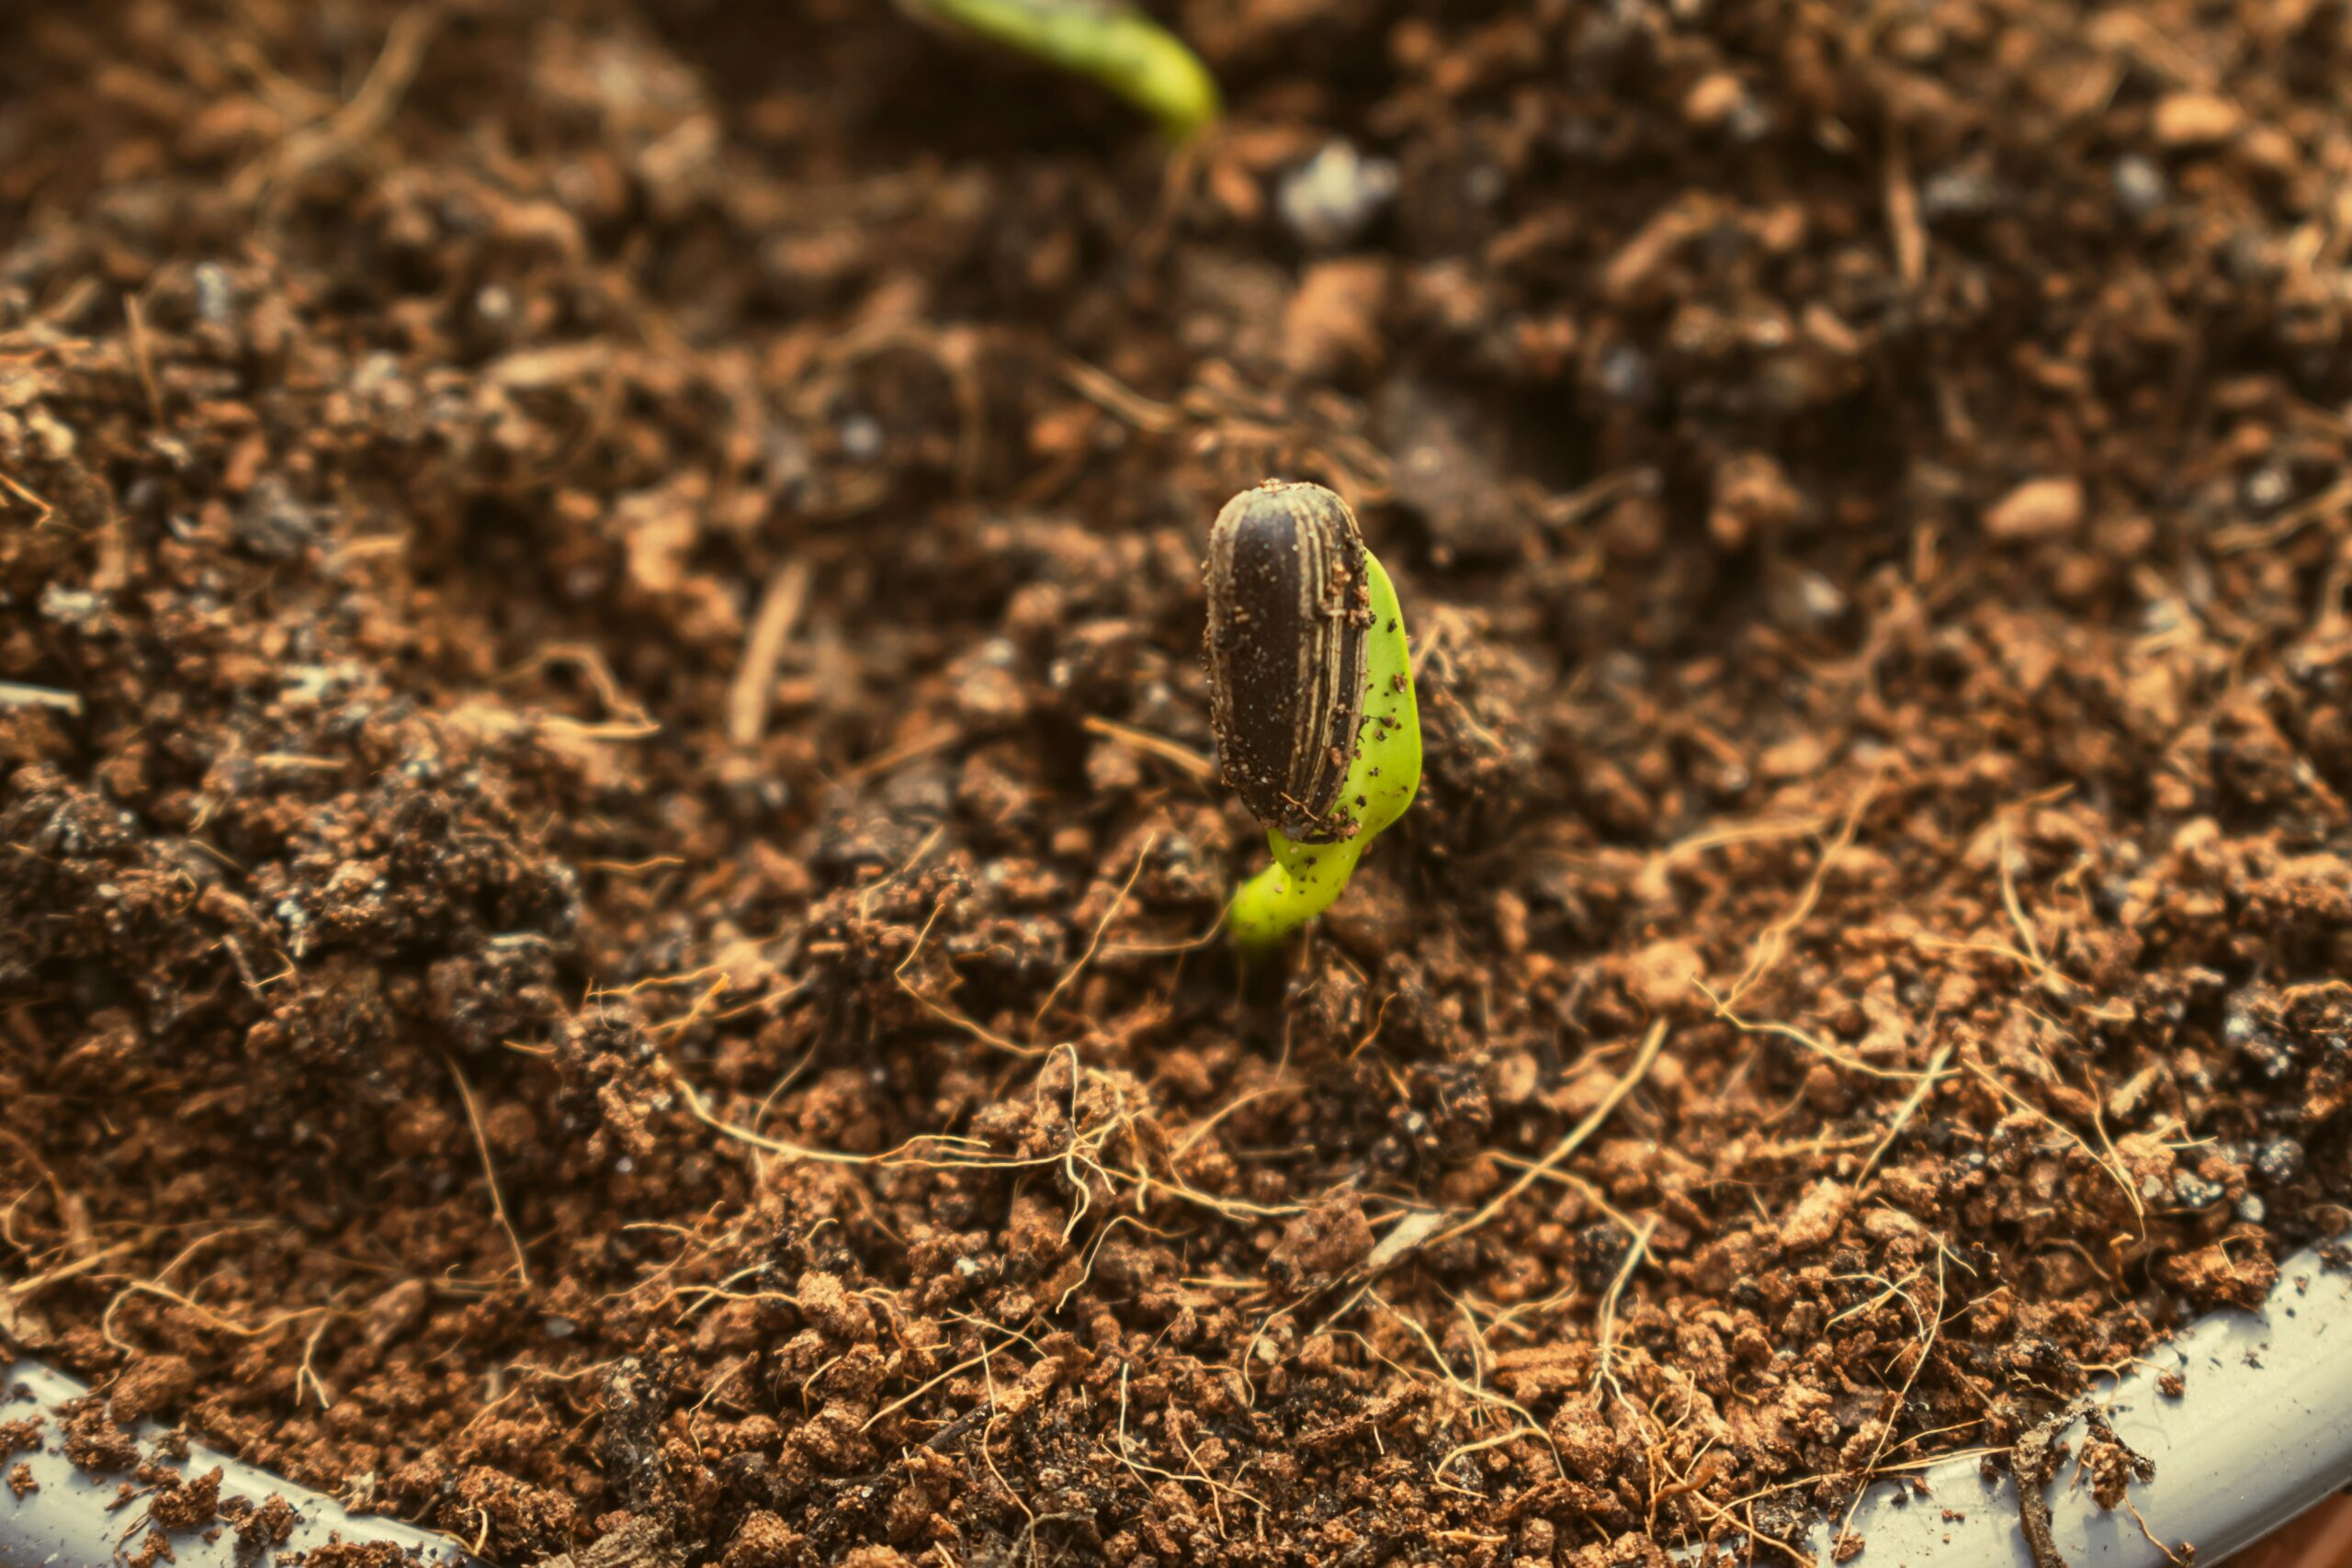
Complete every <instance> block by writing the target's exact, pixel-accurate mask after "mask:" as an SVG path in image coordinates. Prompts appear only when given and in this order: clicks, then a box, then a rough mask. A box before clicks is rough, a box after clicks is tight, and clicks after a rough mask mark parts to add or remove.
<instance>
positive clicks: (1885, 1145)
mask: <svg viewBox="0 0 2352 1568" xmlns="http://www.w3.org/2000/svg"><path fill="white" fill-rule="evenodd" d="M1951 1053H1952V1043H1951V1041H1949V1040H1947V1041H1945V1042H1944V1043H1942V1044H1940V1045H1939V1046H1937V1047H1936V1054H1935V1055H1932V1056H1930V1057H1928V1070H1927V1071H1926V1072H1924V1073H1922V1074H1920V1075H1919V1081H1918V1083H1917V1085H1916V1086H1914V1087H1913V1089H1912V1090H1911V1093H1910V1094H1909V1096H1908V1097H1906V1098H1905V1100H1904V1101H1903V1103H1902V1104H1901V1105H1900V1106H1898V1107H1896V1109H1895V1112H1894V1121H1892V1122H1888V1123H1887V1124H1886V1135H1885V1136H1884V1137H1883V1138H1881V1139H1879V1141H1878V1146H1877V1147H1875V1148H1873V1149H1871V1156H1870V1158H1868V1159H1866V1160H1864V1161H1862V1168H1861V1172H1860V1174H1859V1175H1857V1176H1856V1177H1855V1178H1854V1190H1855V1191H1857V1192H1859V1191H1860V1190H1861V1189H1862V1183H1863V1182H1865V1181H1868V1180H1869V1179H1871V1171H1873V1170H1876V1169H1877V1168H1878V1162H1879V1156H1882V1155H1883V1154H1885V1153H1886V1151H1887V1150H1888V1149H1889V1148H1891V1147H1893V1146H1894V1140H1895V1139H1896V1138H1897V1137H1898V1136H1900V1135H1901V1134H1902V1132H1903V1128H1904V1126H1905V1123H1907V1122H1909V1121H1910V1120H1911V1118H1912V1117H1914V1116H1916V1115H1917V1114H1918V1113H1919V1107H1920V1106H1921V1105H1922V1104H1924V1103H1926V1101H1927V1099H1928V1091H1929V1090H1931V1089H1934V1088H1935V1087H1936V1084H1937V1082H1938V1081H1939V1079H1941V1077H1943V1071H1944V1064H1946V1063H1947V1062H1949V1061H1951Z"/></svg>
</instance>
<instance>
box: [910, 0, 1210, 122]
mask: <svg viewBox="0 0 2352 1568" xmlns="http://www.w3.org/2000/svg"><path fill="white" fill-rule="evenodd" d="M909 3H910V4H912V5H915V6H920V7H922V9H924V10H926V11H928V12H930V13H931V14H932V15H933V16H935V17H943V18H944V19H946V20H947V21H950V22H954V23H957V24H960V25H961V26H963V27H964V28H967V29H969V30H970V31H972V32H974V33H977V34H978V35H979V36H980V37H982V38H985V39H993V40H994V41H995V42H997V43H1000V44H1003V45H1005V46H1006V47H1008V48H1011V49H1016V50H1019V51H1022V52H1023V53H1024V54H1029V55H1032V56H1034V57H1035V58H1036V59H1039V60H1042V61H1045V62H1047V63H1048V64H1051V65H1056V66H1058V67H1060V68H1061V69H1062V70H1064V71H1070V72H1075V73H1078V74H1080V75H1081V76H1091V77H1092V78H1094V80H1095V81H1097V82H1100V83H1101V84H1102V85H1104V86H1105V87H1108V88H1110V89H1111V91H1113V92H1114V93H1117V94H1118V95H1119V96H1122V97H1124V98H1125V99H1126V100H1127V101H1128V102H1129V103H1132V104H1134V105H1135V106H1136V107H1138V108H1141V109H1143V110H1144V111H1145V112H1146V113H1148V114H1149V115H1150V116H1151V117H1152V118H1155V119H1157V120H1158V121H1159V124H1160V127H1161V129H1162V130H1165V131H1166V132H1167V133H1168V135H1169V136H1170V138H1171V139H1173V140H1176V141H1182V140H1183V139H1184V138H1185V137H1187V136H1190V135H1192V134H1193V132H1194V131H1196V130H1200V129H1201V128H1202V127H1204V126H1205V125H1207V124H1208V123H1209V122H1211V121H1212V120H1214V119H1216V117H1217V108H1218V98H1217V90H1216V78H1215V77H1213V76H1211V75H1210V74H1209V72H1208V67H1207V66H1205V65H1204V64H1202V63H1201V60H1200V57H1199V56H1198V55H1196V54H1194V53H1193V51H1191V50H1189V49H1187V48H1185V47H1184V44H1183V42H1182V40H1181V39H1178V38H1177V37H1176V35H1174V34H1173V33H1171V32H1170V31H1169V30H1168V29H1167V28H1163V27H1161V26H1160V25H1159V23H1157V22H1155V21H1153V20H1152V19H1151V18H1150V17H1147V16H1145V15H1144V14H1143V13H1142V12H1140V11H1138V10H1136V9H1135V8H1134V7H1133V6H1130V5H1126V4H1123V3H1120V0H1108V3H1105V0H909Z"/></svg>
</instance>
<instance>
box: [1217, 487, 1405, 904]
mask: <svg viewBox="0 0 2352 1568" xmlns="http://www.w3.org/2000/svg"><path fill="white" fill-rule="evenodd" d="M1208 601H1209V627H1208V639H1207V642H1208V671H1209V703H1210V716H1211V720H1212V722H1213V723H1214V724H1215V726H1216V739H1217V750H1218V752H1219V754H1220V757H1221V759H1222V761H1223V762H1224V766H1225V780H1226V783H1227V784H1231V785H1232V786H1233V788H1234V790H1235V791H1236V793H1238V795H1240V796H1241V798H1242V800H1243V801H1244V802H1245V803H1247V804H1248V806H1249V807H1250V810H1251V811H1252V812H1253V813H1255V814H1256V816H1257V818H1258V820H1259V821H1261V822H1262V823H1264V824H1265V825H1266V843H1267V846H1268V847H1269V848H1271V849H1272V851H1273V854H1274V863H1273V864H1272V865H1270V866H1268V867H1267V868H1266V869H1265V870H1264V871H1261V872H1260V873H1259V874H1257V875H1256V876H1254V877H1252V878H1250V881H1249V882H1248V883H1247V884H1245V885H1244V886H1242V889H1241V891H1240V892H1239V893H1238V894H1237V895H1236V896H1235V897H1234V900H1233V908H1232V912H1231V913H1230V914H1229V915H1228V916H1227V927H1228V929H1229V930H1230V931H1232V932H1233V938H1234V941H1235V942H1238V943H1239V944H1240V945H1241V946H1242V947H1244V948H1265V947H1270V946H1272V944H1273V943H1275V942H1280V941H1281V940H1282V939H1283V937H1284V936H1286V935H1288V934H1289V933H1290V932H1292V931H1295V930H1297V929H1298V928H1299V927H1300V926H1302V925H1304V924H1306V922H1307V921H1308V920H1311V919H1314V918H1315V917H1316V916H1317V915H1319V914H1321V913H1322V912H1323V911H1324V910H1325V909H1326V908H1329V907H1330V904H1331V901H1332V900H1333V899H1335V898H1337V897H1339V896H1340V890H1341V889H1343V888H1345V887H1346V886H1347V885H1348V878H1349V877H1350V876H1351V874H1353V873H1354V871H1355V868H1356V862H1357V861H1358V860H1359V859H1360V858H1361V857H1362V856H1363V852H1364V850H1365V848H1366V847H1367V846H1369V845H1370V844H1371V842H1372V840H1374V838H1376V837H1378V836H1379V834H1380V833H1381V831H1382V830H1383V829H1385V828H1387V827H1388V826H1389V825H1390V824H1391V823H1393V822H1395V821H1396V820H1397V818H1399V817H1402V816H1403V815H1405V809H1406V807H1409V806H1411V805H1412V804H1413V795H1414V793H1415V792H1416V791H1418V790H1419V788H1420V784H1421V725H1420V715H1419V709H1418V708H1417V707H1416V705H1415V704H1414V701H1413V664H1412V655H1411V651H1410V649H1408V646H1407V644H1406V639H1405V617H1404V613H1403V612H1402V611H1401V610H1400V609H1398V607H1397V589H1396V587H1395V585H1394V584H1392V583H1391V582H1390V581H1388V573H1387V572H1386V571H1385V570H1383V569H1382V567H1381V564H1380V562H1379V560H1378V558H1375V557H1374V555H1373V553H1372V552H1371V551H1370V550H1368V549H1366V548H1364V543H1363V534H1362V533H1361V532H1359V531H1358V529H1357V527H1356V516H1355V513H1353V512H1351V511H1350V510H1349V509H1348V503H1347V502H1344V501H1341V500H1340V498H1339V497H1338V496H1337V495H1334V494H1333V493H1332V492H1331V491H1328V490H1326V489H1324V488H1323V487H1322V486H1321V485H1317V484H1293V483H1286V482H1283V481H1282V480H1278V479H1270V480H1268V481H1267V482H1266V483H1264V484H1262V485H1260V486H1259V487H1258V488H1257V489H1255V490H1248V491H1242V492H1241V493H1240V494H1239V495H1237V496H1235V497H1234V498H1233V499H1232V500H1231V501H1229V502H1227V503H1226V505H1225V510H1224V511H1222V512H1220V513H1217V516H1216V525H1215V526H1214V527H1212V528H1211V529H1210V530H1209V559H1208Z"/></svg>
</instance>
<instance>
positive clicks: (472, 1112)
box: [441, 1055, 531, 1291]
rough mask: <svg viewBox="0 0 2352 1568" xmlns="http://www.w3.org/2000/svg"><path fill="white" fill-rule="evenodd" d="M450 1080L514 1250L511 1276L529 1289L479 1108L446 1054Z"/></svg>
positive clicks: (527, 1264)
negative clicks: (462, 1105)
mask: <svg viewBox="0 0 2352 1568" xmlns="http://www.w3.org/2000/svg"><path fill="white" fill-rule="evenodd" d="M441 1059H442V1061H443V1062H445V1063H447V1065H448V1068H449V1077H451V1078H453V1079H455V1080H456V1082H457V1085H458V1100H461V1101H463V1102H464V1104H465V1107H466V1123H467V1125H469V1126H470V1127H471V1128H472V1129H473V1131H474V1146H475V1147H476V1148H477V1149H479V1150H481V1173H482V1178H483V1179H485V1180H486V1181H488V1182H489V1183H490V1207H491V1212H492V1213H493V1214H495V1215H496V1216H497V1218H498V1228H499V1229H500V1230H502V1231H503V1232H505V1233H506V1245H507V1246H509V1247H513V1248H514V1249H515V1279H516V1280H519V1281H520V1282H521V1284H522V1286H523V1288H524V1289H525V1290H526V1291H527V1290H529V1289H530V1288H531V1263H530V1259H529V1258H526V1257H524V1255H523V1238H522V1237H521V1236H520V1235H517V1234H515V1222H514V1221H513V1220H511V1219H509V1218H508V1217H507V1214H506V1198H505V1195H504V1194H503V1193H502V1192H501V1191H500V1190H499V1189H498V1167H497V1165H496V1164H495V1163H494V1162H492V1159H491V1157H490V1135H489V1134H486V1133H484V1132H483V1131H482V1126H481V1107H480V1106H478V1105H476V1104H475V1103H474V1090H473V1086H472V1085H471V1084H469V1083H468V1082H467V1081H466V1075H465V1070H464V1069H463V1068H461V1067H459V1066H458V1059H457V1058H456V1057H455V1056H447V1055H445V1056H443V1057H442V1058H441Z"/></svg>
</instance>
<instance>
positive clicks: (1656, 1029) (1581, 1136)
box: [1423, 1019, 1666, 1247]
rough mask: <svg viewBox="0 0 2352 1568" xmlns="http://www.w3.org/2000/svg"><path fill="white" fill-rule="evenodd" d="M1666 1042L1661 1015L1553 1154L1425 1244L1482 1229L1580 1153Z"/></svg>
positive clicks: (1553, 1149) (1428, 1245)
mask: <svg viewBox="0 0 2352 1568" xmlns="http://www.w3.org/2000/svg"><path fill="white" fill-rule="evenodd" d="M1665 1043H1666V1021H1665V1020H1664V1019H1660V1020H1658V1021H1657V1022H1655V1023H1653V1024H1651V1025H1650V1032H1649V1033H1648V1034H1647V1035H1646V1036H1645V1037H1644V1038H1643V1041H1642V1048H1641V1049H1640V1051H1638V1052H1636V1053H1635V1054H1634V1063H1633V1066H1629V1067H1627V1068H1626V1069H1625V1071H1624V1074H1623V1076H1622V1077H1619V1078H1618V1080H1617V1081H1616V1082H1615V1083H1614V1084H1611V1086H1610V1089H1609V1092H1608V1094H1607V1095H1605V1096H1604V1097H1602V1099H1601V1101H1600V1104H1599V1105H1597V1106H1595V1107H1593V1109H1592V1111H1590V1112H1589V1114H1588V1115H1587V1116H1586V1117H1585V1119H1584V1120H1583V1121H1581V1122H1577V1124H1576V1125H1575V1126H1574V1127H1572V1128H1570V1129H1569V1130H1568V1134H1567V1135H1566V1137H1564V1138H1562V1139H1561V1140H1560V1141H1559V1142H1558V1143H1556V1144H1555V1145H1552V1151H1551V1152H1550V1153H1549V1154H1547V1155H1545V1156H1544V1157H1543V1158H1542V1159H1541V1160H1539V1161H1537V1162H1536V1163H1535V1164H1534V1165H1533V1166H1532V1167H1530V1168H1528V1169H1526V1170H1524V1171H1521V1173H1520V1176H1519V1179H1518V1180H1516V1181H1514V1182H1512V1183H1511V1184H1510V1186H1509V1187H1506V1188H1504V1189H1503V1190H1502V1191H1501V1192H1500V1193H1498V1195H1497V1196H1496V1197H1495V1199H1494V1201H1491V1202H1489V1203H1488V1204H1487V1206H1486V1207H1485V1208H1483V1209H1481V1210H1479V1211H1478V1212H1477V1213H1475V1214H1473V1215H1471V1216H1470V1217H1469V1218H1468V1219H1466V1220H1464V1221H1463V1222H1462V1223H1461V1224H1458V1225H1455V1226H1454V1227H1453V1229H1451V1230H1447V1231H1442V1232H1440V1233H1439V1234H1438V1235H1435V1236H1433V1237H1432V1238H1430V1240H1429V1241H1428V1242H1425V1243H1424V1244H1423V1245H1424V1246H1425V1247H1435V1246H1437V1245H1439V1244H1440V1243H1442V1242H1448V1241H1453V1240H1454V1239H1455V1238H1457V1237H1460V1236H1464V1235H1469V1234H1470V1233H1471V1232H1472V1231H1475V1230H1476V1229H1478V1228H1479V1227H1480V1226H1481V1225H1484V1224H1487V1222H1488V1221H1489V1220H1491V1219H1493V1218H1494V1217H1495V1216H1496V1215H1497V1214H1498V1213H1502V1211H1503V1210H1504V1209H1506V1208H1508V1207H1509V1206H1510V1203H1511V1201H1512V1200H1514V1199H1516V1198H1517V1197H1518V1196H1519V1195H1520V1194H1521V1193H1522V1192H1524V1191H1526V1190H1528V1189H1529V1188H1530V1187H1532V1186H1533V1185H1535V1183H1536V1182H1537V1181H1538V1180H1540V1179H1543V1178H1544V1176H1547V1175H1549V1174H1550V1173H1551V1171H1552V1170H1553V1168H1555V1167H1556V1166H1558V1165H1559V1163H1560V1162H1561V1161H1562V1160H1565V1159H1566V1158H1567V1157H1568V1156H1570V1155H1572V1154H1574V1153H1576V1152H1577V1148H1578V1147H1580V1146H1581V1145H1583V1143H1584V1141H1585V1140H1586V1139H1587V1138H1589V1137H1591V1136H1592V1134H1594V1133H1596V1132H1598V1131H1599V1130H1600V1124H1601V1123H1602V1122H1606V1121H1608V1120H1609V1113H1610V1112H1611V1111H1614V1110H1616V1109H1617V1105H1618V1102H1619V1101H1621V1100H1623V1099H1624V1098H1625V1097H1626V1096H1627V1095H1628V1094H1631V1093H1632V1092H1633V1091H1634V1085H1636V1084H1638V1083H1640V1082H1641V1081H1642V1077H1643V1076H1644V1075H1645V1074H1646V1073H1647V1072H1648V1071H1649V1070H1650V1064H1651V1063H1653V1062H1655V1061H1657V1054H1658V1051H1659V1049H1660V1048H1661V1047H1662V1046H1664V1045H1665Z"/></svg>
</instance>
